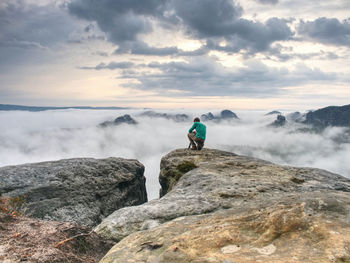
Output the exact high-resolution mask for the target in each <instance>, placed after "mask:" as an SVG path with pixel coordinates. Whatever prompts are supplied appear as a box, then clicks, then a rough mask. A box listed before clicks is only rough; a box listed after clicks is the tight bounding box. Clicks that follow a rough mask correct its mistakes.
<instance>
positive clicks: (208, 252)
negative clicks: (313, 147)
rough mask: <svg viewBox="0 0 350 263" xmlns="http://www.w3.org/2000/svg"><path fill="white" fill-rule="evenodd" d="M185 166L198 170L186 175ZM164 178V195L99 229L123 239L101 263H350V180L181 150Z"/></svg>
mask: <svg viewBox="0 0 350 263" xmlns="http://www.w3.org/2000/svg"><path fill="white" fill-rule="evenodd" d="M185 162H186V163H187V164H186V165H183V163H185ZM189 163H193V164H194V165H192V166H191V165H189ZM183 167H191V168H192V170H190V171H187V172H184V173H181V171H180V170H181V168H183ZM160 178H161V182H162V186H165V188H166V187H167V189H165V190H164V192H163V194H165V195H164V196H163V197H162V198H160V199H159V200H152V201H151V202H149V203H146V204H143V205H140V206H136V207H127V208H123V209H120V210H118V211H116V212H115V213H113V214H112V215H110V216H109V217H107V218H106V219H105V220H103V222H102V223H101V224H100V225H99V226H98V227H97V228H96V231H97V233H100V234H102V235H104V236H106V237H112V238H114V239H115V240H121V241H120V242H119V243H118V244H116V245H115V246H114V247H113V248H112V249H111V250H110V252H109V253H108V254H107V255H106V256H105V257H104V258H103V259H102V260H101V263H106V262H164V263H165V262H218V263H222V262H235V263H237V262H259V261H260V262H315V263H316V262H331V261H330V258H333V261H334V262H347V261H349V260H350V249H349V244H350V180H348V179H346V178H344V177H341V176H339V175H336V174H333V173H330V172H327V171H324V170H320V169H312V168H296V167H289V166H280V165H276V164H273V163H270V162H266V161H263V160H258V159H254V158H250V157H245V156H238V155H235V154H233V153H228V152H223V151H217V150H211V149H203V150H202V151H189V150H184V149H181V150H175V151H173V152H171V153H169V154H168V155H166V156H165V157H164V158H163V159H162V162H161V173H160ZM146 222H148V225H147V226H145V225H146ZM149 222H153V223H154V224H153V226H151V225H150V224H149ZM147 228H150V229H147ZM140 230H141V231H140ZM133 232H135V233H133ZM126 236H127V237H126ZM123 237H126V238H124V239H122V238H123Z"/></svg>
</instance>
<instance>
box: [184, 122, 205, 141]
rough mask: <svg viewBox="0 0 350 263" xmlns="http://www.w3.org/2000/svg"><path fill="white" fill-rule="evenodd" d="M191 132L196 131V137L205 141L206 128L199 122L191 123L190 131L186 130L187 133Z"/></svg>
mask: <svg viewBox="0 0 350 263" xmlns="http://www.w3.org/2000/svg"><path fill="white" fill-rule="evenodd" d="M193 130H196V132H197V133H196V137H198V138H200V139H202V140H205V135H206V133H207V127H206V126H205V125H204V124H203V123H201V122H195V123H193V125H192V127H191V129H189V130H188V132H192V131H193Z"/></svg>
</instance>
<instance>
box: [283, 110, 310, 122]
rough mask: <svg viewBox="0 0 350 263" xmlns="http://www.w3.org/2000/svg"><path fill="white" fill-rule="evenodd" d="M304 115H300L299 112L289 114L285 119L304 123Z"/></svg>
mask: <svg viewBox="0 0 350 263" xmlns="http://www.w3.org/2000/svg"><path fill="white" fill-rule="evenodd" d="M305 118H306V114H301V113H300V112H299V111H296V112H292V113H289V114H288V115H287V119H288V120H290V121H293V122H299V123H301V122H303V121H305Z"/></svg>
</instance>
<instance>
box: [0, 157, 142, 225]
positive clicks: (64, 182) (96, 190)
mask: <svg viewBox="0 0 350 263" xmlns="http://www.w3.org/2000/svg"><path fill="white" fill-rule="evenodd" d="M143 172H144V166H143V165H142V164H141V163H139V162H138V161H136V160H127V159H121V158H107V159H92V158H76V159H66V160H60V161H52V162H41V163H33V164H23V165H15V166H6V167H2V168H0V182H1V183H0V195H1V196H3V197H17V198H18V199H19V200H21V203H23V207H21V211H23V212H24V214H25V215H28V216H31V217H36V218H40V219H45V220H57V221H69V222H75V223H78V224H82V225H85V226H95V225H97V224H98V223H100V222H101V220H102V219H103V218H104V217H106V216H108V215H109V214H111V213H112V212H114V211H115V210H117V209H119V208H122V207H125V206H132V205H139V204H142V203H144V202H146V201H147V194H146V188H145V177H144V176H143Z"/></svg>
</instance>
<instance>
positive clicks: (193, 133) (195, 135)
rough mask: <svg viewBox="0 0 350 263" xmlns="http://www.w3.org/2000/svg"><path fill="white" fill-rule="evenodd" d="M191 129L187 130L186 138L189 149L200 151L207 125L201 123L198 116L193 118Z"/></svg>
mask: <svg viewBox="0 0 350 263" xmlns="http://www.w3.org/2000/svg"><path fill="white" fill-rule="evenodd" d="M193 122H194V123H193V125H192V127H191V129H189V130H188V135H187V136H188V139H189V140H190V145H191V150H198V151H200V150H201V149H202V148H203V146H204V141H205V137H206V132H207V127H206V126H205V125H204V124H203V123H201V121H200V119H199V118H198V117H196V118H194V120H193Z"/></svg>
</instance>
